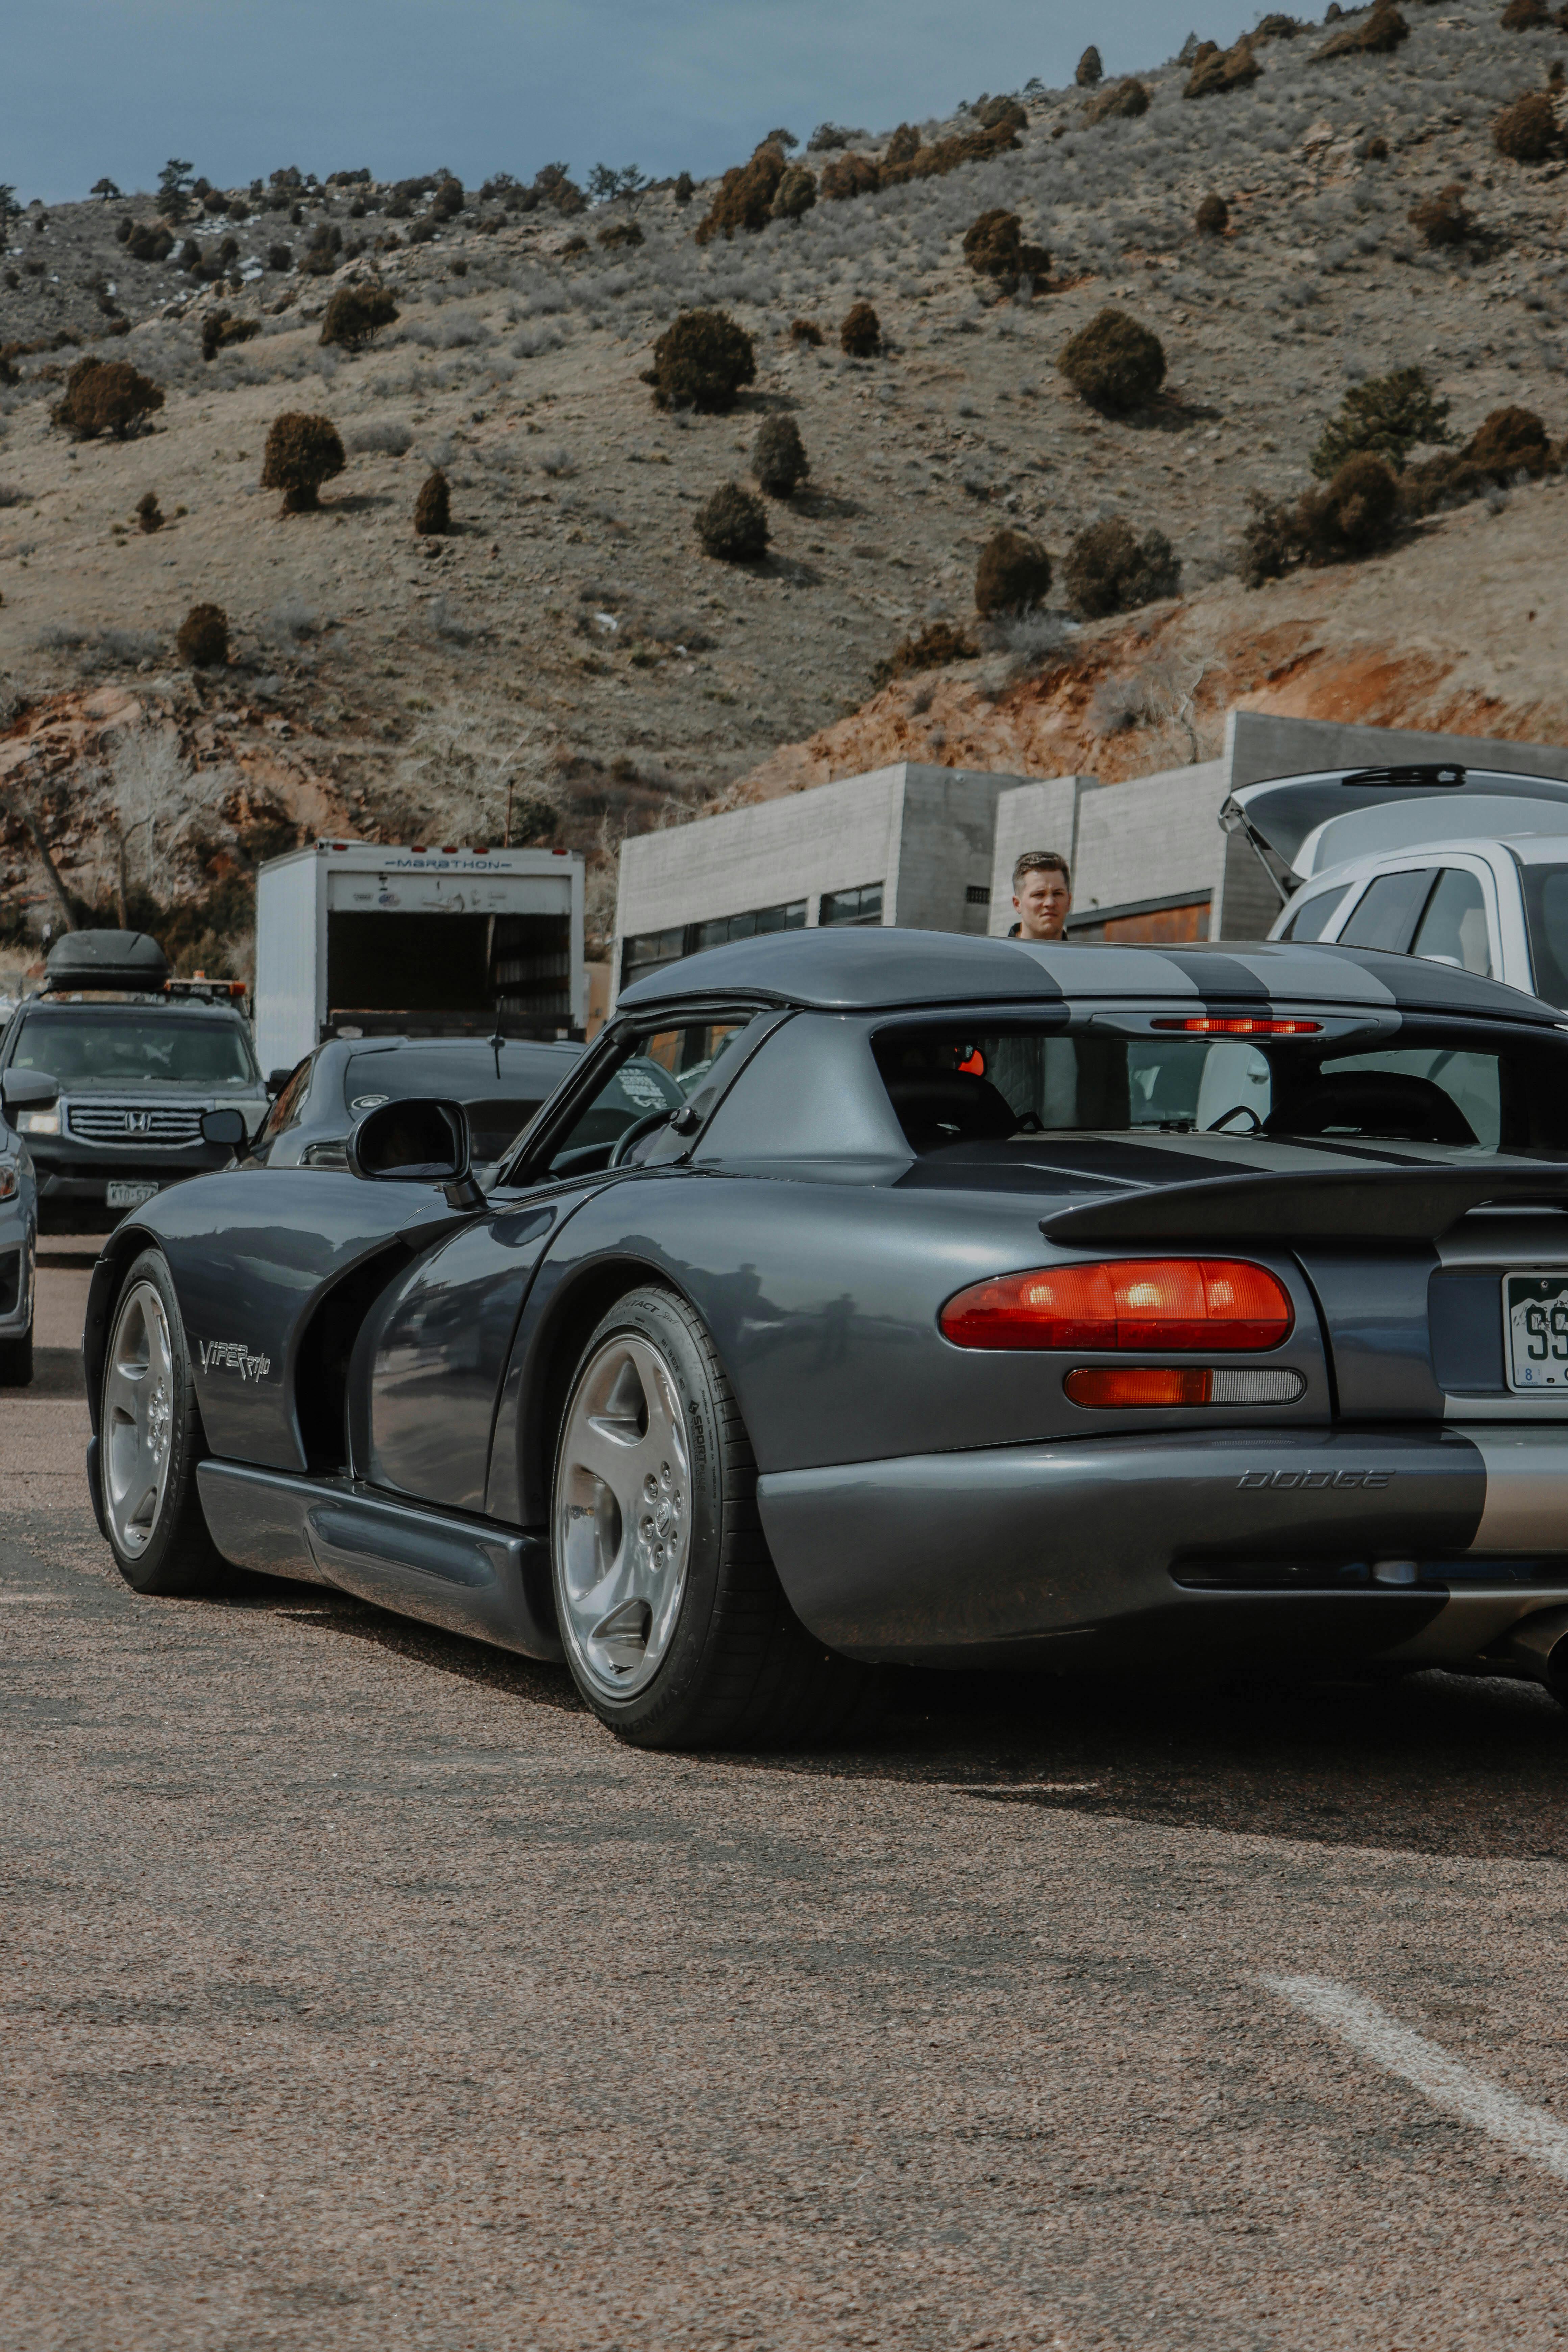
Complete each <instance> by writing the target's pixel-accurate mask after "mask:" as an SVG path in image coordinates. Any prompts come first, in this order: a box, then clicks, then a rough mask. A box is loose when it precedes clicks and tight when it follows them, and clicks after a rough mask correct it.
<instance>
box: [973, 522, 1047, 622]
mask: <svg viewBox="0 0 1568 2352" xmlns="http://www.w3.org/2000/svg"><path fill="white" fill-rule="evenodd" d="M1050 585H1051V559H1050V557H1049V556H1048V555H1047V553H1046V551H1045V549H1044V548H1043V547H1042V546H1041V545H1040V542H1039V541H1038V540H1037V539H1032V538H1031V537H1030V536H1029V534H1028V532H1027V531H1022V530H999V531H997V532H996V533H995V534H994V537H992V538H991V539H989V540H987V541H986V543H985V545H984V549H983V550H982V551H981V556H980V562H979V563H978V564H977V565H976V567H975V572H974V609H975V611H976V612H977V613H978V614H979V615H980V617H981V619H982V620H983V621H994V620H997V619H1000V618H1001V617H1002V616H1003V615H1005V614H1009V613H1012V614H1017V613H1026V612H1027V611H1028V609H1029V607H1030V606H1031V605H1032V604H1043V603H1044V601H1045V598H1046V596H1047V594H1048V593H1049V591H1050Z"/></svg>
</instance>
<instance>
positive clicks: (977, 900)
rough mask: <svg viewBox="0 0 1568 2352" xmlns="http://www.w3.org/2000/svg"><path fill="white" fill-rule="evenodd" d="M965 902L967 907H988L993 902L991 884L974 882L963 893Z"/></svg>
mask: <svg viewBox="0 0 1568 2352" xmlns="http://www.w3.org/2000/svg"><path fill="white" fill-rule="evenodd" d="M963 903H964V905H965V906H966V907H988V906H989V905H990V904H991V888H990V885H989V884H988V883H985V882H972V883H971V884H970V886H969V887H968V889H967V890H966V891H965V892H964V894H963Z"/></svg>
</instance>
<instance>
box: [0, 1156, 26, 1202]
mask: <svg viewBox="0 0 1568 2352" xmlns="http://www.w3.org/2000/svg"><path fill="white" fill-rule="evenodd" d="M21 1186H22V1180H21V1178H20V1177H19V1176H18V1175H17V1173H16V1168H15V1167H14V1166H13V1165H12V1163H11V1162H10V1161H9V1160H0V1201H14V1200H15V1199H16V1195H17V1193H18V1192H19V1191H20V1190H21Z"/></svg>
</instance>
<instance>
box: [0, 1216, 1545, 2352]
mask: <svg viewBox="0 0 1568 2352" xmlns="http://www.w3.org/2000/svg"><path fill="white" fill-rule="evenodd" d="M50 1255H51V1256H52V1257H53V1258H55V1259H56V1260H57V1261H58V1260H60V1259H64V1258H67V1257H68V1255H70V1252H69V1251H68V1249H67V1248H66V1246H65V1245H62V1244H57V1245H55V1246H54V1247H53V1248H52V1249H51V1251H50ZM84 1282H85V1276H84V1275H83V1273H82V1272H81V1270H80V1268H79V1267H74V1266H71V1265H68V1264H60V1263H56V1264H53V1265H47V1267H46V1270H45V1274H44V1277H43V1284H44V1294H45V1296H44V1307H43V1311H44V1315H45V1318H46V1321H45V1327H44V1328H45V1331H46V1334H47V1339H48V1341H49V1344H50V1345H51V1346H58V1347H60V1348H61V1349H64V1347H65V1346H66V1344H67V1340H68V1336H69V1327H70V1325H71V1322H72V1318H73V1317H76V1316H79V1300H80V1293H81V1289H82V1287H83V1286H84ZM62 1334H63V1335H64V1336H61V1335H62ZM42 1361H43V1363H44V1367H45V1371H46V1379H45V1381H44V1383H43V1387H44V1389H45V1391H48V1390H51V1389H52V1390H53V1391H55V1392H53V1393H48V1392H45V1393H34V1394H33V1395H30V1396H27V1397H25V1398H9V1399H7V1400H5V1402H4V1403H3V1404H0V1484H3V1490H4V1495H5V1502H6V1504H7V1506H8V1507H7V1509H6V1511H5V1518H4V1521H3V1523H0V1526H3V1532H0V1629H3V1637H4V1648H3V1653H0V1750H3V1761H0V1785H3V1786H4V1788H5V1791H6V1801H5V1804H4V1808H3V1811H0V1880H3V1887H4V1896H3V1905H0V1918H3V1922H4V1925H3V1930H0V1932H3V1935H4V1941H5V1951H4V1962H3V1970H0V1987H3V1992H0V1999H3V2000H4V2005H5V2013H6V2021H7V2025H8V2028H9V2030H8V2031H7V2032H5V2034H4V2037H3V2039H0V2067H3V2068H4V2077H5V2080H4V2099H3V2102H0V2279H3V2282H4V2284H3V2289H0V2292H3V2294H4V2308H5V2313H6V2319H5V2326H4V2329H3V2330H0V2333H3V2334H4V2336H5V2340H6V2341H7V2342H8V2343H11V2344H15V2345H17V2346H19V2347H21V2346H25V2347H27V2352H53V2348H54V2347H72V2352H75V2347H100V2346H101V2347H109V2346H112V2347H117V2352H118V2347H150V2348H151V2347H156V2352H164V2347H204V2352H205V2347H222V2352H248V2347H253V2346H255V2347H261V2346H268V2347H269V2346H289V2347H294V2346H300V2347H304V2346H310V2347H320V2346H322V2345H329V2346H331V2347H352V2352H357V2347H362V2346H363V2347H371V2346H374V2347H385V2346H388V2345H393V2346H403V2345H410V2346H420V2347H454V2352H458V2348H459V2347H460V2352H469V2347H475V2352H479V2347H483V2352H501V2347H528V2346H538V2347H551V2352H556V2347H562V2352H567V2347H572V2348H573V2352H574V2347H590V2346H592V2347H617V2346H618V2347H622V2352H644V2347H664V2346H672V2347H682V2352H686V2347H690V2352H698V2347H753V2346H754V2347H764V2346H765V2347H779V2352H784V2347H788V2352H795V2348H796V2347H799V2352H837V2347H849V2346H878V2347H882V2346H886V2347H895V2346H896V2347H928V2346H929V2347H942V2352H946V2347H983V2346H998V2347H1000V2346H1015V2345H1016V2346H1028V2347H1075V2352H1076V2347H1090V2346H1100V2345H1137V2346H1159V2347H1164V2346H1171V2345H1201V2346H1203V2347H1231V2346H1235V2347H1248V2352H1251V2347H1265V2346H1267V2347H1273V2346H1291V2347H1295V2346H1300V2345H1301V2344H1303V2343H1310V2344H1311V2345H1312V2346H1313V2347H1339V2346H1345V2347H1350V2346H1352V2345H1353V2346H1355V2347H1363V2346H1367V2345H1372V2346H1375V2347H1405V2352H1414V2347H1427V2346H1433V2347H1437V2346H1442V2347H1449V2346H1456V2347H1457V2346H1460V2345H1463V2346H1466V2347H1472V2346H1475V2345H1477V2344H1507V2345H1509V2346H1535V2345H1548V2344H1556V2343H1558V2342H1559V2341H1560V2340H1561V2338H1562V2336H1563V2333H1564V2297H1563V2287H1562V2284H1561V2264H1560V2262H1559V2261H1558V2260H1557V2256H1558V2254H1559V2252H1560V2248H1561V2243H1562V2227H1563V2200H1564V2196H1565V2194H1568V2191H1565V2189H1564V2187H1563V2183H1562V2181H1561V2180H1559V2179H1555V2178H1553V2177H1552V2174H1551V2173H1550V2172H1549V2171H1547V2170H1545V2169H1543V2168H1541V2167H1539V2166H1537V2165H1535V2164H1533V2163H1532V2162H1531V2161H1530V2160H1529V2159H1528V2158H1523V2157H1520V2156H1516V2155H1513V2154H1510V2152H1508V2150H1507V2149H1506V2148H1505V2147H1501V2146H1500V2145H1499V2144H1498V2143H1497V2142H1496V2141H1494V2140H1492V2139H1490V2138H1488V2137H1486V2136H1485V2135H1484V2134H1483V2133H1482V2132H1480V2131H1479V2130H1476V2129H1473V2128H1471V2127H1470V2126H1468V2125H1466V2124H1463V2123H1460V2122H1457V2121H1455V2120H1453V2119H1451V2118H1450V2117H1448V2116H1445V2115H1444V2114H1443V2113H1441V2112H1440V2111H1439V2109H1438V2108H1437V2107H1436V2106H1435V2105H1432V2104H1431V2103H1430V2102H1429V2101H1428V2100H1427V2099H1426V2097H1424V2096H1423V2095H1422V2094H1421V2093H1420V2092H1418V2091H1417V2090H1415V2089H1414V2088H1412V2087H1411V2086H1410V2085H1409V2084H1406V2083H1404V2082H1402V2081H1400V2080H1399V2079H1397V2078H1396V2077H1394V2076H1393V2075H1390V2074H1383V2073H1379V2072H1378V2071H1376V2069H1375V2068H1374V2067H1373V2065H1371V2064H1370V2063H1368V2062H1367V2061H1366V2060H1365V2059H1363V2058H1362V2057H1359V2056H1356V2055H1355V2054H1354V2053H1352V2052H1351V2051H1349V2050H1348V2049H1346V2048H1345V2047H1344V2046H1343V2045H1342V2044H1341V2043H1338V2042H1335V2041H1334V2040H1333V2039H1332V2038H1331V2034H1330V2033H1329V2032H1328V2031H1327V2030H1326V2029H1325V2028H1324V2027H1322V2026H1321V2025H1319V2024H1317V2023H1314V2022H1313V2021H1311V2020H1310V2019H1309V2018H1307V2017H1305V2016H1302V2015H1300V2014H1298V2013H1297V2012H1296V2011H1293V2010H1292V2009H1290V2008H1289V2007H1287V2006H1286V2005H1285V2004H1284V2003H1283V2002H1282V2001H1281V2000H1280V1999H1279V1997H1278V1995H1276V1994H1275V1993H1274V1992H1272V1991H1270V1990H1269V1989H1268V1987H1267V1986H1266V1985H1265V1984H1264V1983H1263V1982H1262V1981H1261V1979H1262V1978H1263V1977H1264V1976H1265V1975H1266V1974H1271V1973H1278V1974H1299V1973H1303V1972H1307V1973H1313V1972H1315V1973H1319V1974H1321V1975H1325V1976H1328V1977H1331V1978H1332V1979H1336V1980H1338V1981H1339V1982H1341V1983H1342V1984H1344V1985H1347V1986H1349V1987H1351V1988H1352V1989H1353V1990H1355V1991H1357V1992H1359V1993H1361V1994H1363V1995H1366V1996H1370V1997H1371V1998H1372V1999H1373V2000H1375V2001H1377V2002H1378V2003H1380V2004H1381V2006H1382V2007H1383V2009H1384V2010H1385V2011H1388V2012H1389V2013H1390V2014H1391V2015H1392V2016H1393V2017H1394V2018H1395V2019H1397V2020H1399V2021H1402V2022H1404V2023H1405V2024H1406V2025H1409V2026H1414V2027H1415V2028H1416V2029H1418V2030H1419V2031H1420V2032H1422V2033H1424V2034H1426V2035H1427V2036H1429V2037H1430V2038H1431V2039H1432V2040H1433V2041H1435V2042H1437V2043H1438V2044H1439V2045H1440V2046H1441V2047H1442V2048H1443V2049H1444V2050H1446V2051H1447V2052H1448V2053H1450V2054H1451V2055H1452V2056H1453V2057H1456V2058H1458V2059H1459V2060H1461V2061H1463V2062H1464V2063H1467V2064H1468V2065H1469V2066H1471V2067H1473V2068H1476V2069H1479V2071H1480V2072H1481V2073H1482V2074H1484V2075H1485V2076H1486V2078H1487V2079H1488V2080H1489V2082H1490V2083H1492V2084H1497V2085H1500V2086H1503V2087H1505V2088H1508V2089H1510V2090H1512V2091H1513V2092H1514V2093H1516V2094H1517V2095H1520V2096H1521V2097H1523V2098H1524V2099H1526V2100H1528V2101H1530V2102H1531V2105H1534V2106H1537V2107H1540V2108H1542V2109H1545V2110H1547V2111H1553V2110H1554V2111H1555V2112H1557V2113H1558V2114H1560V2115H1562V2116H1564V2117H1565V2118H1568V2032H1565V2029H1564V2028H1563V2023H1562V2017H1561V1982H1562V1949H1563V1944H1562V1929H1563V1920H1564V1916H1568V1905H1565V1900H1564V1896H1565V1885H1564V1859H1565V1856H1568V1828H1565V1824H1564V1818H1563V1802H1562V1798H1561V1793H1560V1792H1561V1790H1562V1785H1563V1738H1564V1727H1563V1723H1562V1720H1561V1718H1560V1717H1559V1716H1558V1714H1557V1712H1556V1711H1555V1710H1554V1709H1553V1708H1552V1706H1551V1705H1550V1703H1549V1702H1548V1701H1547V1700H1546V1699H1545V1698H1544V1697H1543V1696H1542V1695H1540V1694H1539V1693H1537V1692H1535V1691H1534V1690H1532V1689H1530V1688H1526V1687H1523V1686H1515V1685H1508V1684H1504V1683H1495V1682H1494V1683H1472V1684H1465V1683H1462V1682H1459V1681H1458V1680H1455V1679H1451V1678H1446V1677H1442V1676H1436V1675H1431V1676H1426V1677H1423V1678H1420V1679H1418V1680H1415V1681H1413V1682H1410V1683H1408V1684H1406V1685H1403V1686H1402V1687H1400V1688H1399V1689H1398V1690H1397V1691H1395V1692H1394V1693H1392V1694H1390V1693H1385V1692H1378V1691H1376V1690H1373V1689H1370V1688H1367V1687H1365V1686H1358V1685H1340V1686H1320V1687H1318V1688H1316V1689H1314V1690H1312V1691H1310V1692H1306V1693H1298V1694H1291V1693H1289V1692H1284V1691H1279V1690H1270V1689H1263V1688H1259V1687H1250V1688H1242V1687H1231V1688H1227V1689H1226V1690H1224V1691H1220V1692H1217V1693H1206V1694H1205V1693H1200V1692H1190V1691H1181V1692H1174V1693H1172V1692H1164V1693H1159V1692H1149V1691H1130V1690H1125V1689H1123V1690H1120V1691H1110V1692H1088V1693H1083V1692H1079V1693H1077V1694H1073V1693H1068V1695H1066V1696H1063V1695H1062V1694H1061V1693H1059V1692H1057V1691H1054V1690H1053V1689H1052V1688H1051V1686H1050V1685H1037V1686H1034V1687H1029V1686H1027V1685H1020V1684H1019V1683H1016V1682H1014V1681H1009V1680H1005V1679H1001V1678H995V1677H988V1678H975V1679H974V1680H973V1681H956V1680H955V1681H952V1682H947V1681H943V1682H941V1683H928V1682H927V1681H925V1680H923V1679H921V1678H916V1677H910V1679H909V1680H908V1682H907V1683H906V1684H904V1685H902V1686H901V1687H900V1690H899V1691H898V1693H897V1695H896V1698H895V1704H894V1707H893V1711H892V1713H891V1715H890V1717H889V1721H888V1723H887V1725H886V1727H885V1728H884V1729H883V1730H882V1732H881V1733H880V1734H879V1736H878V1738H876V1740H875V1741H874V1742H873V1743H871V1744H870V1745H868V1746H867V1747H866V1748H862V1749H860V1750H858V1751H857V1752H854V1753H846V1754H833V1755H827V1756H820V1757H814V1758H809V1759H794V1758H789V1759H758V1758H749V1757H740V1758H726V1759H715V1758H692V1759H686V1758H652V1757H642V1756H638V1755H636V1754H634V1753H632V1752H630V1751H628V1750H625V1749H622V1748H617V1747H616V1745H615V1744H614V1743H613V1742H612V1741H611V1740H610V1739H609V1738H607V1737H606V1735H605V1733H604V1732H603V1731H602V1730H601V1729H600V1728H599V1727H598V1726H597V1725H596V1724H595V1722H594V1720H593V1718H592V1717H589V1716H588V1715H586V1714H585V1713H584V1712H583V1711H582V1710H581V1709H580V1708H579V1707H578V1706H577V1705H576V1704H575V1701H574V1697H573V1696H572V1694H571V1690H570V1686H569V1685H568V1684H567V1682H566V1680H565V1678H564V1676H563V1675H558V1674H555V1673H552V1672H550V1671H547V1670H543V1669H534V1668H531V1667H529V1666H528V1665H526V1664H521V1663H519V1662H516V1661H512V1660H509V1659H507V1658H504V1657H502V1656H500V1655H499V1654H496V1653H493V1652H486V1651H484V1650H483V1649H480V1648H479V1647H477V1646H476V1645H474V1644H471V1643H463V1642H459V1641H456V1640H448V1639H447V1638H445V1637H442V1636H440V1635H436V1634H432V1633H427V1632H426V1631H424V1630H423V1629H420V1628H416V1627H412V1626H407V1625H404V1624H402V1623H400V1622H398V1621H396V1620H395V1619H393V1618H390V1617H387V1616H385V1615H384V1614H382V1613H381V1612H377V1611H374V1610H372V1609H368V1608H363V1607H361V1606H359V1605H357V1604H353V1603H350V1602H346V1601H337V1600H335V1599H333V1598H331V1597H330V1596H326V1595H323V1594H321V1593H320V1592H319V1591H317V1590H315V1589H314V1588H311V1587H308V1586H303V1585H299V1586H290V1585H281V1584H275V1583H271V1582H268V1580H264V1579H260V1578H249V1577H236V1578H235V1579H234V1580H232V1582H231V1583H230V1584H229V1585H228V1586H227V1587H226V1590H225V1591H223V1592H222V1593H221V1594H219V1595H218V1596H217V1597H216V1598H215V1599H212V1600H208V1601H143V1600H140V1599H138V1598H137V1597H136V1596H135V1595H133V1594H132V1593H131V1592H129V1591H127V1590H126V1589H125V1588H124V1587H123V1586H122V1585H121V1583H120V1581H119V1580H118V1578H117V1577H116V1576H115V1575H114V1573H113V1570H112V1567H111V1564H110V1561H109V1559H108V1555H107V1553H106V1551H105V1549H104V1548H103V1547H102V1545H101V1544H100V1541H99V1539H98V1538H97V1536H96V1533H95V1531H94V1530H93V1528H92V1524H91V1520H90V1517H89V1513H88V1510H87V1507H86V1504H85V1500H84V1498H83V1495H82V1488H81V1482H80V1475H79V1458H80V1456H79V1448H80V1444H81V1439H82V1435H83V1433H84V1429H85V1412H84V1408H83V1406H82V1404H81V1402H80V1400H79V1398H77V1397H73V1396H71V1395H70V1394H69V1393H68V1386H69V1381H68V1358H67V1357H66V1356H64V1355H63V1353H62V1355H61V1356H60V1357H59V1358H58V1359H57V1358H53V1357H46V1358H44V1359H43V1360H42Z"/></svg>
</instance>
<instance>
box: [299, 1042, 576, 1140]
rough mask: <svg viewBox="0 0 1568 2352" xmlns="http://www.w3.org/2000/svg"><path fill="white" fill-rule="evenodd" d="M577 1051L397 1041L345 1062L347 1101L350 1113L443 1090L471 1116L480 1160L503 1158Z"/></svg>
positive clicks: (359, 1114)
mask: <svg viewBox="0 0 1568 2352" xmlns="http://www.w3.org/2000/svg"><path fill="white" fill-rule="evenodd" d="M574 1059H575V1056H568V1055H565V1054H546V1053H542V1052H541V1051H540V1050H539V1048H538V1047H537V1046H536V1045H526V1044H518V1043H513V1042H510V1041H508V1042H503V1043H501V1044H500V1045H493V1044H488V1043H486V1044H480V1043H478V1042H475V1043H472V1044H470V1043H468V1042H458V1041H457V1040H454V1039H451V1038H444V1039H442V1040H440V1041H439V1042H437V1043H433V1044H431V1045H392V1046H388V1047H386V1048H384V1050H382V1051H381V1052H374V1053H368V1054H352V1055H350V1056H349V1059H348V1061H347V1063H346V1064H345V1065H344V1068H343V1107H344V1108H345V1109H346V1110H347V1112H348V1114H349V1117H350V1118H351V1119H354V1120H358V1119H361V1118H363V1117H364V1115H365V1113H366V1111H370V1110H376V1109H379V1108H380V1107H381V1105H382V1104H383V1103H384V1102H408V1101H410V1100H413V1099H416V1098H417V1097H421V1096H430V1095H439V1096H442V1097H445V1098H446V1099H447V1100H448V1101H453V1102H460V1103H461V1104H462V1106H463V1108H464V1109H465V1110H466V1111H467V1112H468V1130H469V1133H470V1135H471V1136H472V1138H473V1150H474V1158H475V1159H476V1160H500V1158H502V1157H503V1155H504V1154H505V1152H506V1151H507V1150H508V1148H509V1147H510V1144H511V1143H512V1142H513V1141H514V1139H516V1138H517V1137H518V1136H519V1135H521V1132H522V1130H523V1129H524V1128H525V1127H526V1126H527V1125H528V1122H529V1120H530V1119H531V1118H532V1117H533V1114H534V1112H535V1111H536V1110H537V1109H538V1108H539V1107H540V1105H541V1103H542V1102H543V1101H544V1100H545V1099H546V1097H548V1096H550V1095H552V1094H553V1093H554V1091H555V1089H556V1087H558V1086H559V1085H560V1083H561V1081H562V1079H563V1077H564V1076H566V1074H567V1072H568V1071H569V1070H570V1069H571V1067H572V1063H573V1060H574Z"/></svg>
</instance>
